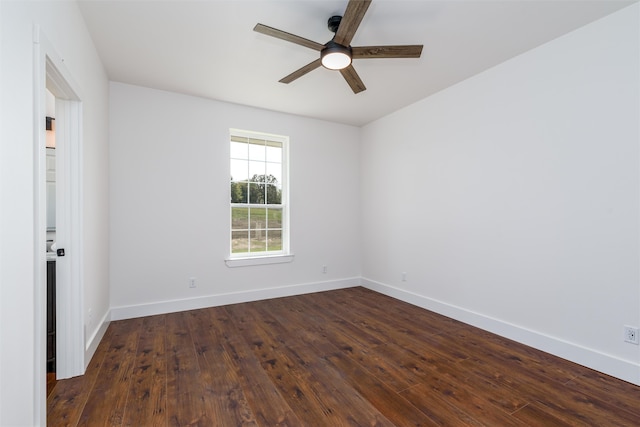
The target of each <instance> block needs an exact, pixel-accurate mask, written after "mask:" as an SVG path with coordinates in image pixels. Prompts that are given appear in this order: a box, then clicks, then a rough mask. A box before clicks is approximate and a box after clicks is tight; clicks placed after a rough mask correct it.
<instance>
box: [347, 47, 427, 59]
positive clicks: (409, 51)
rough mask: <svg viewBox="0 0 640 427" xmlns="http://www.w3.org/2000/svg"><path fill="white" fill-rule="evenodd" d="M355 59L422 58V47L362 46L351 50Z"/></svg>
mask: <svg viewBox="0 0 640 427" xmlns="http://www.w3.org/2000/svg"><path fill="white" fill-rule="evenodd" d="M351 51H352V54H353V59H368V58H420V55H421V54H422V45H421V44H416V45H402V46H361V47H353V48H351Z"/></svg>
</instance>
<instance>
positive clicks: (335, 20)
mask: <svg viewBox="0 0 640 427" xmlns="http://www.w3.org/2000/svg"><path fill="white" fill-rule="evenodd" d="M340 21H342V16H332V17H331V18H329V21H328V22H327V27H329V31H331V32H332V33H335V32H336V31H338V27H339V26H340Z"/></svg>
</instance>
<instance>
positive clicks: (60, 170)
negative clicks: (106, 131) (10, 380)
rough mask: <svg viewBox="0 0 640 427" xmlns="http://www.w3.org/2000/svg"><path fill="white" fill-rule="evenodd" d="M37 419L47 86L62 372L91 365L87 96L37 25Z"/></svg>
mask: <svg viewBox="0 0 640 427" xmlns="http://www.w3.org/2000/svg"><path fill="white" fill-rule="evenodd" d="M33 30H34V31H33V52H34V53H33V64H34V73H33V76H34V91H33V94H34V95H33V96H34V100H33V103H34V104H33V105H34V117H33V120H34V127H33V128H34V209H35V212H34V239H35V242H34V248H35V253H34V258H35V259H34V265H35V272H34V273H35V282H36V283H35V289H34V303H35V319H34V321H35V328H34V329H35V331H34V333H35V335H34V338H35V343H34V356H35V357H34V373H35V375H34V377H35V388H34V393H35V396H34V398H35V408H36V414H35V420H34V421H36V424H37V425H46V350H47V344H46V335H47V328H46V309H47V308H46V301H47V295H46V289H47V277H46V266H47V259H46V229H47V222H46V134H45V116H46V90H47V89H48V90H49V91H50V92H51V93H52V94H53V95H54V96H55V97H56V241H57V242H58V247H59V248H64V249H65V252H66V254H65V256H64V257H58V258H57V262H56V288H57V289H56V292H57V295H56V300H57V301H56V306H57V310H56V316H57V317H56V326H57V331H56V349H57V354H56V365H57V366H56V371H57V372H56V376H57V378H59V379H61V378H70V377H73V376H77V375H82V374H83V373H84V370H85V360H84V359H85V351H84V347H85V336H84V335H85V333H84V320H83V313H84V310H83V306H84V298H83V268H82V266H83V262H82V258H83V257H82V254H83V247H82V246H83V245H82V223H83V215H82V213H83V212H82V176H83V175H82V142H83V141H82V101H81V99H82V97H81V96H80V93H79V91H78V85H77V84H76V83H75V82H74V80H73V78H72V77H71V74H70V73H69V71H68V70H67V68H66V66H65V65H64V60H63V59H62V58H61V57H60V56H59V55H58V54H57V53H56V52H55V50H54V49H53V46H52V45H51V43H50V42H49V41H48V40H47V38H46V37H45V36H44V35H43V34H42V32H41V30H40V28H39V26H37V25H34V29H33Z"/></svg>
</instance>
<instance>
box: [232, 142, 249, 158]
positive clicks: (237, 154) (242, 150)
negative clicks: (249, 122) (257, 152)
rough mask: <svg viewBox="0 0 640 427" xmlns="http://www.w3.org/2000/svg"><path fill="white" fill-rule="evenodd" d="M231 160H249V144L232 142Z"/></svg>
mask: <svg viewBox="0 0 640 427" xmlns="http://www.w3.org/2000/svg"><path fill="white" fill-rule="evenodd" d="M231 158H232V159H248V158H249V144H245V143H242V142H235V141H231Z"/></svg>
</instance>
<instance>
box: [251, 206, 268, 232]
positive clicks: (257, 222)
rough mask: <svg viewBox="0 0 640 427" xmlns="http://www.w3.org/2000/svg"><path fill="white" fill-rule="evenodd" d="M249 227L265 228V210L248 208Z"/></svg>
mask: <svg viewBox="0 0 640 427" xmlns="http://www.w3.org/2000/svg"><path fill="white" fill-rule="evenodd" d="M250 211H251V216H250V226H249V228H251V229H252V230H253V229H256V228H267V209H266V208H250Z"/></svg>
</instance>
